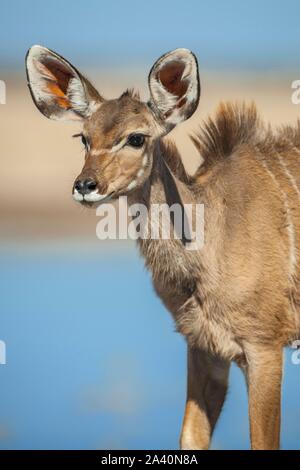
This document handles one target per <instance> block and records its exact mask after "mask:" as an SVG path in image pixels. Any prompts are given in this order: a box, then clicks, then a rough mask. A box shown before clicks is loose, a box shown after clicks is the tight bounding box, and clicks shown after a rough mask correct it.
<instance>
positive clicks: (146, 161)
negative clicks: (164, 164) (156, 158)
mask: <svg viewBox="0 0 300 470" xmlns="http://www.w3.org/2000/svg"><path fill="white" fill-rule="evenodd" d="M147 163H148V157H147V155H145V156H144V158H143V161H142V165H143V166H146V165H147Z"/></svg>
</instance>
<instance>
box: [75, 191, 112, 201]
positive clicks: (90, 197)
mask: <svg viewBox="0 0 300 470" xmlns="http://www.w3.org/2000/svg"><path fill="white" fill-rule="evenodd" d="M73 198H74V199H75V201H79V202H81V201H87V202H98V201H101V200H102V199H106V198H107V194H99V193H98V191H93V192H91V193H89V194H84V196H83V195H82V194H80V193H79V192H78V191H77V190H76V189H75V190H74V192H73Z"/></svg>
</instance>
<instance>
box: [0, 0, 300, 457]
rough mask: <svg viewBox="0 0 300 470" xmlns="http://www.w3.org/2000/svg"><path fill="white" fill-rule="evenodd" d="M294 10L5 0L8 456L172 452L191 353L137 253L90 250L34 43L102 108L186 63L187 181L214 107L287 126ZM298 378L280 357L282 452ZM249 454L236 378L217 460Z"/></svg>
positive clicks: (0, 140) (1, 119) (1, 62)
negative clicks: (192, 77) (33, 87)
mask: <svg viewBox="0 0 300 470" xmlns="http://www.w3.org/2000/svg"><path fill="white" fill-rule="evenodd" d="M299 14H300V4H299V2H298V1H297V0H286V1H285V2H282V1H281V0H279V1H277V0H264V1H263V2H261V1H259V0H252V1H251V2H250V1H247V2H240V1H238V0H227V1H226V2H224V1H221V0H219V1H217V0H210V1H207V0H203V1H199V0H198V1H197V0H187V1H185V2H181V1H179V0H172V1H169V0H166V1H164V2H162V1H158V0H152V1H151V2H140V1H135V0H126V1H121V0H119V1H117V0H110V1H103V0H102V1H99V0H98V1H96V0H85V1H75V0H72V1H70V0H64V1H63V2H61V1H58V0H52V1H51V2H43V1H35V0H27V1H26V2H23V1H21V0H20V1H17V0H9V1H8V0H2V1H1V5H0V80H3V81H5V83H6V88H7V97H6V104H5V105H2V104H0V174H1V184H0V257H1V262H0V340H3V341H5V343H6V347H7V364H6V365H0V448H2V449H117V448H118V449H139V448H141V449H175V448H177V446H178V436H179V432H180V426H181V420H182V415H183V410H184V402H185V382H186V378H185V377H186V359H185V352H186V351H185V350H186V348H185V343H184V341H183V339H182V338H181V337H180V336H179V335H178V334H175V333H174V326H173V323H172V321H171V318H170V315H169V314H168V313H167V312H166V311H165V309H164V307H163V306H162V305H161V303H160V301H159V300H158V299H157V298H156V296H155V294H154V292H153V289H152V287H151V281H150V277H149V275H148V273H147V272H146V271H145V269H144V268H143V261H142V260H141V259H139V257H138V254H137V252H136V250H135V246H134V243H133V242H132V243H131V242H121V241H118V240H116V241H110V242H108V241H107V242H103V241H101V242H100V241H99V240H97V238H96V223H97V217H96V214H95V211H94V210H90V211H89V210H84V209H82V208H81V207H79V205H76V204H75V202H73V200H72V198H71V187H72V183H73V180H74V177H75V176H76V175H77V174H78V173H79V172H80V169H81V166H82V162H83V151H82V149H81V146H80V144H79V142H78V141H77V140H76V141H74V140H75V139H73V140H72V138H71V135H72V134H73V133H74V132H75V131H78V127H77V128H76V126H74V125H71V124H60V123H56V122H54V121H49V120H47V119H46V118H44V117H43V116H42V115H41V114H39V112H38V111H37V109H36V108H35V106H34V105H33V103H32V101H31V98H30V95H29V92H28V90H27V86H26V79H25V71H24V56H25V54H26V51H27V49H28V48H29V47H30V46H31V45H33V44H42V45H45V46H47V47H49V48H51V49H54V50H56V51H57V52H59V53H60V54H61V55H63V56H65V57H66V58H67V59H68V60H69V61H71V62H72V63H73V64H74V65H75V66H76V67H78V68H79V69H80V70H81V71H82V72H83V73H84V74H85V75H87V76H88V77H89V78H90V79H91V81H92V82H93V83H94V84H95V85H96V86H97V87H98V89H99V90H100V91H101V93H102V94H103V95H104V96H105V97H116V96H118V95H119V94H120V93H121V92H122V91H124V90H125V89H126V88H127V87H132V86H134V87H136V88H138V89H140V91H141V95H142V97H143V98H144V99H147V96H148V91H147V86H146V85H147V74H148V71H149V70H150V67H151V66H152V64H153V62H154V61H155V60H156V59H157V58H158V57H159V56H160V55H161V54H163V53H164V52H166V51H168V50H170V49H174V48H177V47H187V48H189V49H192V50H193V51H194V52H195V53H196V55H197V57H198V59H199V65H200V73H201V82H202V98H201V101H200V106H199V110H198V111H197V113H196V114H195V115H194V116H193V118H192V119H190V120H189V121H188V122H187V123H185V124H183V125H181V126H179V127H178V129H176V130H175V131H174V132H173V137H174V139H175V140H176V142H177V144H178V146H179V148H180V149H181V150H182V151H184V162H185V164H186V167H187V169H188V171H190V172H193V171H194V170H195V168H196V166H197V162H198V159H197V155H196V153H195V149H194V147H193V146H192V145H191V143H190V142H189V140H188V139H187V137H186V131H187V130H191V129H196V128H197V127H198V126H199V125H200V124H201V121H202V119H205V118H206V117H207V115H208V114H210V113H213V112H214V109H215V107H216V105H217V104H218V102H219V101H220V100H231V99H232V100H246V101H251V100H255V102H256V103H257V106H258V108H259V110H260V112H261V114H262V116H263V117H264V119H265V120H266V121H267V122H270V123H271V124H273V125H278V124H281V123H287V122H295V120H296V119H297V117H298V116H299V115H300V106H296V105H293V104H292V102H291V94H292V89H291V83H292V81H294V80H296V79H299V78H300V54H299V47H300V46H299V44H300V33H299ZM299 387H300V365H298V366H296V365H293V364H292V362H291V351H287V352H286V372H285V381H284V390H283V426H282V447H283V448H284V449H292V448H294V449H296V448H299V447H300V446H299V444H300V442H299V434H300V425H299V422H300V407H299V399H298V397H299V392H298V391H299ZM248 447H249V438H248V418H247V399H246V388H245V384H244V381H243V378H242V376H241V374H240V372H239V370H237V368H236V367H235V366H233V367H232V371H231V378H230V389H229V395H228V399H227V402H226V404H225V408H224V411H223V414H222V416H221V419H220V422H219V424H218V427H217V430H216V433H215V435H214V439H213V448H215V449H225V448H226V449H245V448H248Z"/></svg>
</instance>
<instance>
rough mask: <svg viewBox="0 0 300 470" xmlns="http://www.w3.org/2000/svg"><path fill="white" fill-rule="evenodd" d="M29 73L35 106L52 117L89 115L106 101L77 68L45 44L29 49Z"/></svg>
mask: <svg viewBox="0 0 300 470" xmlns="http://www.w3.org/2000/svg"><path fill="white" fill-rule="evenodd" d="M26 73H27V80H28V86H29V89H30V92H31V96H32V99H33V101H34V103H35V105H36V106H37V108H38V109H39V110H40V111H41V113H43V114H44V115H45V116H46V117H48V118H50V119H55V120H66V121H68V120H71V121H72V120H81V119H85V118H88V117H89V116H90V115H91V114H92V113H93V112H94V111H95V110H96V109H97V108H98V107H99V106H100V105H101V102H102V101H103V99H102V98H101V96H100V95H99V93H98V92H97V91H96V90H95V88H94V87H93V86H92V85H91V84H90V82H89V81H88V80H87V79H86V78H84V77H83V76H82V75H81V74H80V73H79V72H78V70H76V69H75V67H73V66H72V65H71V64H70V63H69V62H68V61H67V60H66V59H64V58H63V57H61V56H60V55H58V54H56V53H55V52H53V51H51V50H50V49H47V48H46V47H42V46H33V47H31V49H29V51H28V53H27V55H26Z"/></svg>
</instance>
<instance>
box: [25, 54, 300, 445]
mask: <svg viewBox="0 0 300 470" xmlns="http://www.w3.org/2000/svg"><path fill="white" fill-rule="evenodd" d="M26 68H27V77H28V83H29V88H30V91H31V94H32V98H33V100H34V102H35V104H36V106H37V107H38V109H39V110H40V111H41V112H42V113H43V114H44V115H45V116H47V117H48V118H51V119H59V120H80V121H82V123H83V132H82V134H81V139H82V141H83V144H84V146H85V150H86V152H85V163H84V167H83V170H82V172H81V174H80V176H78V178H77V179H76V181H75V183H74V187H73V196H74V199H75V200H77V201H79V202H80V203H82V204H84V205H94V204H99V202H100V201H101V202H102V201H104V200H107V199H108V198H113V199H115V198H118V197H119V196H120V195H128V198H129V201H130V202H132V203H134V202H140V203H144V204H146V205H147V206H148V207H149V206H150V205H151V204H153V203H166V202H168V204H169V203H170V202H172V201H174V198H178V196H179V197H180V199H181V201H182V202H183V203H185V202H194V203H198V202H199V203H203V204H204V207H205V243H204V247H203V248H202V249H201V250H198V251H196V252H195V251H189V250H187V249H186V247H185V245H184V243H183V242H182V240H178V239H169V240H165V239H158V240H157V239H156V240H151V239H146V240H139V241H138V244H139V247H140V251H141V253H142V255H143V256H144V258H145V261H146V265H147V267H148V268H149V269H150V271H151V272H152V276H153V283H154V287H155V290H156V292H157V293H158V295H159V296H160V298H161V299H162V301H163V302H164V304H165V305H166V306H167V308H168V309H169V310H170V312H171V313H172V315H173V317H174V319H175V322H176V326H177V329H178V331H180V332H181V333H182V334H183V335H184V336H185V338H186V340H187V344H188V387H187V402H186V410H185V416H184V422H183V429H182V434H181V441H180V445H181V448H183V449H207V448H208V447H209V445H210V441H211V436H212V433H213V430H214V427H215V425H216V422H217V419H218V417H219V415H220V412H221V409H222V405H223V402H224V399H225V396H226V390H227V380H228V371H229V366H230V362H231V361H235V362H236V363H237V364H238V365H239V366H240V367H241V368H242V370H243V372H244V374H245V377H246V381H247V386H248V394H249V417H250V434H251V446H252V448H253V449H277V448H278V447H279V437H280V402H281V380H282V355H283V347H284V346H285V345H287V344H288V343H289V342H291V341H292V340H293V339H295V338H296V337H297V335H299V306H300V297H299V294H300V285H299V269H300V264H299V261H300V258H299V256H300V253H299V247H300V210H299V197H300V192H299V191H300V190H299V187H298V184H299V183H300V165H299V158H300V150H299V149H300V127H299V126H298V127H295V128H288V127H287V128H284V129H281V130H279V131H278V132H277V133H276V134H275V133H273V132H272V131H271V130H270V129H268V128H267V129H266V128H265V127H264V126H263V125H262V123H261V121H260V119H259V117H258V116H257V113H256V110H255V107H254V106H253V105H252V106H249V107H247V106H245V105H241V106H238V105H231V104H226V105H225V104H223V105H221V106H220V108H219V110H218V112H217V114H216V118H215V120H208V122H207V123H206V124H204V125H203V126H202V128H201V129H200V131H199V132H198V135H197V137H196V138H193V139H194V143H195V145H196V147H197V149H198V150H199V153H200V154H201V157H202V161H203V163H202V165H201V166H200V167H199V169H198V171H197V172H196V174H195V175H194V176H193V177H191V176H189V175H188V174H187V173H186V171H185V169H184V166H183V164H182V161H181V157H180V155H179V152H178V151H177V149H176V146H175V144H174V143H166V142H165V140H166V139H163V137H164V136H165V135H166V134H168V132H169V131H170V130H171V129H172V128H174V126H176V125H177V124H178V123H180V122H181V121H184V120H186V119H188V118H189V117H190V116H191V115H192V114H193V113H194V111H195V109H196V107H197V105H198V101H199V95H200V84H199V76H198V66H197V61H196V58H195V56H194V55H193V54H192V53H191V52H190V51H188V50H186V49H177V50H174V51H172V52H170V53H168V54H166V55H164V56H162V57H161V58H160V59H159V60H158V61H157V62H156V63H155V64H154V66H153V67H152V69H151V71H150V75H149V89H150V100H149V102H148V103H144V102H142V101H140V99H139V97H138V95H136V94H135V93H134V92H131V91H126V92H125V93H123V94H122V95H121V96H120V97H119V98H117V99H113V100H106V99H104V98H103V97H102V96H101V95H100V94H99V93H98V92H97V91H96V90H95V88H94V87H93V86H92V85H91V84H90V82H89V81H88V80H87V79H86V78H84V77H83V76H82V75H81V74H80V73H79V72H78V70H76V69H75V68H74V67H73V66H72V65H71V64H70V63H69V62H67V61H66V60H65V59H64V58H62V57H61V56H59V55H58V54H56V53H55V52H52V51H51V50H49V49H47V48H44V47H41V46H33V47H32V48H31V49H30V50H29V52H28V54H27V58H26ZM175 195H176V197H175Z"/></svg>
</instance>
